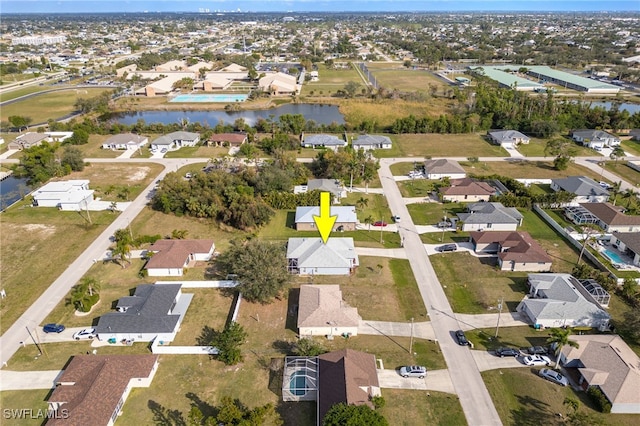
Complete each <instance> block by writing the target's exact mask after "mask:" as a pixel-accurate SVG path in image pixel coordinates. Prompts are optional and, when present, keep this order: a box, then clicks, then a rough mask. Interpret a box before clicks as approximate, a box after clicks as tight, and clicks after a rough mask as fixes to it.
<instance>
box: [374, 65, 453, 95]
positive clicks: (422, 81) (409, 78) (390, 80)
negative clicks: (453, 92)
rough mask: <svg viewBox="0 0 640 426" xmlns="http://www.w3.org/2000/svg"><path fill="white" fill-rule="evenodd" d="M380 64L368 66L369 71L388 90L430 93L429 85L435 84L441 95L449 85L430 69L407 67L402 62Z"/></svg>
mask: <svg viewBox="0 0 640 426" xmlns="http://www.w3.org/2000/svg"><path fill="white" fill-rule="evenodd" d="M380 65H382V64H376V66H373V67H369V66H368V64H367V66H368V67H369V71H371V73H372V74H373V75H374V76H375V78H376V80H378V83H379V84H380V85H381V86H383V87H385V88H386V89H388V90H394V89H396V90H399V91H401V92H424V93H431V90H430V86H432V85H433V86H435V87H436V89H437V94H439V95H441V94H443V92H445V91H446V90H447V89H450V86H449V85H448V84H446V83H444V82H443V81H442V80H441V79H439V78H437V77H436V76H434V75H433V74H432V73H431V72H430V71H426V70H420V69H416V70H414V69H408V68H406V67H404V66H403V65H402V64H397V65H395V66H393V65H392V66H389V64H385V65H386V66H384V67H380Z"/></svg>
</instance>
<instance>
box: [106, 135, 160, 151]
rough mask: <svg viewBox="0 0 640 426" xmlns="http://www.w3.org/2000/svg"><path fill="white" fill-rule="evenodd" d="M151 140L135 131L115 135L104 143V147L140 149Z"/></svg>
mask: <svg viewBox="0 0 640 426" xmlns="http://www.w3.org/2000/svg"><path fill="white" fill-rule="evenodd" d="M148 142H149V138H147V137H146V136H142V135H136V134H134V133H121V134H119V135H113V136H111V137H110V138H109V139H107V140H106V141H104V142H103V143H102V149H114V150H115V149H139V148H141V147H143V146H145V145H146V144H147V143H148Z"/></svg>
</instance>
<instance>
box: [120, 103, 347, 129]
mask: <svg viewBox="0 0 640 426" xmlns="http://www.w3.org/2000/svg"><path fill="white" fill-rule="evenodd" d="M284 114H302V115H303V116H304V118H305V119H306V120H307V121H310V120H313V121H315V122H316V123H317V124H327V125H328V124H331V123H336V124H344V116H343V115H342V114H341V113H340V111H339V110H338V107H337V106H335V105H317V104H286V105H282V106H279V107H277V108H273V109H264V110H253V111H237V112H231V111H138V112H132V113H121V114H116V115H115V116H114V117H113V119H115V120H116V121H117V122H118V123H121V124H127V125H130V124H135V123H136V121H138V120H139V119H143V120H144V121H145V123H147V124H150V123H162V124H171V123H177V122H178V121H179V120H181V119H183V118H187V119H189V121H190V122H191V123H195V122H199V123H201V124H205V123H206V124H209V125H210V126H215V125H216V124H218V123H219V122H221V121H222V122H223V123H225V124H233V122H234V121H236V120H237V119H238V118H243V119H244V121H245V123H247V124H248V125H250V126H253V125H255V124H256V122H257V121H258V119H259V118H263V119H265V120H266V119H272V120H276V121H277V119H278V117H280V116H281V115H284Z"/></svg>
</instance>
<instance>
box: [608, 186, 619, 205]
mask: <svg viewBox="0 0 640 426" xmlns="http://www.w3.org/2000/svg"><path fill="white" fill-rule="evenodd" d="M621 186H622V181H617V182H614V183H613V185H611V188H609V192H610V193H611V196H610V197H609V200H611V201H612V202H613V205H614V206H615V205H616V201H617V198H618V195H620V193H621V188H620V187H621Z"/></svg>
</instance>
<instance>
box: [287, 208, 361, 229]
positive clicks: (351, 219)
mask: <svg viewBox="0 0 640 426" xmlns="http://www.w3.org/2000/svg"><path fill="white" fill-rule="evenodd" d="M329 211H330V215H331V216H338V217H337V218H336V222H335V223H334V225H333V229H332V231H333V232H336V231H355V230H356V225H357V224H358V216H357V215H356V208H355V207H354V206H331V207H330V209H329ZM314 216H320V207H319V206H300V207H297V208H296V218H295V225H296V230H298V231H317V230H318V228H317V227H316V222H315V220H314V219H313V217H314Z"/></svg>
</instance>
